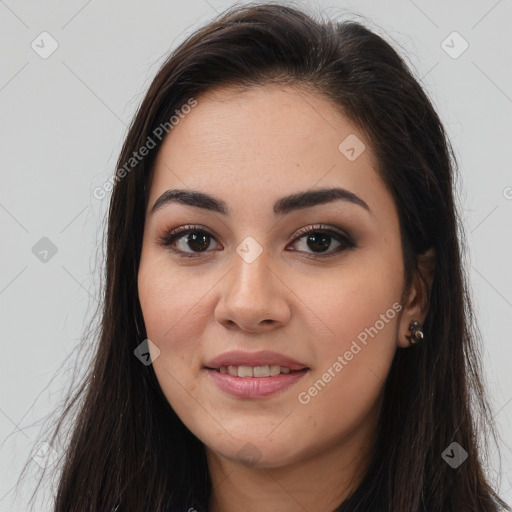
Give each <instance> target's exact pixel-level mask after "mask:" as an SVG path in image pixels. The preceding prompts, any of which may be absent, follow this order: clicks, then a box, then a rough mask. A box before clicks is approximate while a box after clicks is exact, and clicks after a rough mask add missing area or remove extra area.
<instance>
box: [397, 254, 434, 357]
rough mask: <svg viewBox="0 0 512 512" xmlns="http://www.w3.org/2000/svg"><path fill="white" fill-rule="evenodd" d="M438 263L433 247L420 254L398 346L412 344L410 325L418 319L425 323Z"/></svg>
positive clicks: (401, 324) (401, 319)
mask: <svg viewBox="0 0 512 512" xmlns="http://www.w3.org/2000/svg"><path fill="white" fill-rule="evenodd" d="M435 265H436V253H435V249H434V248H433V247H431V248H430V249H428V250H427V251H425V252H424V253H422V254H420V255H419V256H418V270H417V271H416V273H415V274H414V276H413V279H412V282H411V285H410V288H409V290H408V291H406V292H405V293H406V295H405V297H406V299H404V300H405V303H404V304H403V306H404V307H403V310H402V316H401V318H400V325H399V330H398V340H397V343H398V346H399V347H402V348H406V347H409V346H411V342H410V336H411V332H410V330H409V325H410V323H411V322H412V321H413V320H416V321H417V322H419V323H420V325H423V322H424V321H425V318H426V316H427V313H428V309H429V305H430V290H431V287H432V280H433V278H434V273H435Z"/></svg>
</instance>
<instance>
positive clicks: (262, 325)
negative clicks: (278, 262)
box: [215, 254, 292, 333]
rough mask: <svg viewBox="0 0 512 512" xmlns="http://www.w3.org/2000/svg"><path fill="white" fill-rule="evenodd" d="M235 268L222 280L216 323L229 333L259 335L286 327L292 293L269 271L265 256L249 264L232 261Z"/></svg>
mask: <svg viewBox="0 0 512 512" xmlns="http://www.w3.org/2000/svg"><path fill="white" fill-rule="evenodd" d="M234 259H235V262H234V268H233V269H232V270H231V272H229V274H228V276H226V279H224V280H222V281H221V283H223V285H222V286H223V288H222V296H221V298H220V299H219V302H218V303H217V306H216V308H215V319H216V320H217V322H219V323H220V324H222V325H223V326H224V327H226V328H228V329H240V330H242V331H245V332H250V333H259V332H267V331H269V330H273V329H276V328H277V327H279V326H282V325H284V324H286V323H287V322H288V320H289V318H290V316H291V307H290V300H289V298H290V297H291V295H292V292H291V290H290V289H289V288H288V287H287V286H286V284H285V283H284V281H283V279H282V277H281V276H279V274H278V273H277V272H275V271H273V270H272V268H270V266H269V264H268V260H267V258H266V257H265V256H264V254H262V255H260V256H259V257H258V258H257V259H256V260H255V261H253V262H251V263H248V262H246V261H244V259H243V258H240V257H238V256H237V257H235V258H234Z"/></svg>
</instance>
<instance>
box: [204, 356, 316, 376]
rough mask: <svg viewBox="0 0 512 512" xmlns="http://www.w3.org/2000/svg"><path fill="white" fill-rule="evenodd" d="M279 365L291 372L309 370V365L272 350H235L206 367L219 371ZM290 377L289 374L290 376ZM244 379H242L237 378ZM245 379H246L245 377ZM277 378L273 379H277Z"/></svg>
mask: <svg viewBox="0 0 512 512" xmlns="http://www.w3.org/2000/svg"><path fill="white" fill-rule="evenodd" d="M266 365H279V366H285V367H287V368H290V370H303V369H304V368H306V369H307V368H308V366H307V365H305V364H303V363H301V362H299V361H296V360H295V359H292V358H291V357H288V356H285V355H283V354H279V353H278V352H273V351H272V350H260V351H259V352H243V351H240V350H235V351H232V352H225V353H224V354H221V355H219V356H217V357H215V358H213V359H212V360H210V361H208V362H207V363H206V364H205V365H204V366H205V368H206V369H219V368H220V367H221V366H266ZM288 375H289V374H288ZM235 378H236V379H242V377H235ZM243 378H245V377H243ZM248 378H250V379H253V378H257V379H260V380H261V379H263V380H265V379H267V377H248ZM275 378H276V377H272V379H275Z"/></svg>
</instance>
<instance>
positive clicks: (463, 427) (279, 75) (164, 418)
mask: <svg viewBox="0 0 512 512" xmlns="http://www.w3.org/2000/svg"><path fill="white" fill-rule="evenodd" d="M455 167H456V165H455V158H454V156H453V153H452V150H451V147H450V144H449V141H448V140H447V138H446V136H445V132H444V130H443V127H442V125H441V122H440V120H439V117H438V116H437V114H436V112H435V111H434V109H433V107H432V104H431V103H430V101H429V100H428V98H427V96H426V95H425V93H424V92H423V90H422V88H421V87H420V85H419V84H418V82H417V81H416V80H415V78H414V77H413V76H412V74H411V72H410V71H409V70H408V68H407V66H406V65H405V64H404V62H403V61H402V59H401V58H400V57H399V56H398V54H397V53H396V52H395V50H393V49H392V47H391V46H390V45H389V44H388V43H386V42H385V41H384V40H383V39H382V38H380V37H379V36H377V35H376V34H374V33H372V32H371V31H370V30H369V29H367V28H365V27H364V26H362V25H361V24H358V23H355V22H345V23H332V22H326V23H320V22H317V21H315V20H313V19H312V18H311V17H309V16H308V15H307V14H306V13H304V12H302V11H301V10H299V9H295V8H292V7H287V6H283V5H278V4H260V5H258V4H254V5H249V6H245V7H240V6H236V7H233V8H231V9H230V10H229V11H227V12H226V13H224V14H223V15H222V16H220V17H219V18H218V19H216V20H214V21H213V22H212V23H211V24H209V25H207V26H205V27H204V28H202V29H201V30H199V31H197V32H196V33H194V34H193V35H192V36H190V37H189V38H188V39H187V40H186V41H185V42H184V43H183V44H181V46H180V47H179V48H177V49H176V50H175V51H174V52H173V54H172V55H171V56H170V57H169V58H168V60H167V61H166V62H165V63H164V64H163V66H162V67H161V69H160V71H159V72H158V74H157V76H156V78H155V79H154V81H153V83H152V84H151V86H150V88H149V91H148V93H147V94H146V97H145V98H144V100H143V102H142V104H141V106H140V108H139V111H138V113H137V114H136V116H135V119H134V121H133V123H132V125H131V127H130V129H129V132H128V134H127V137H126V140H125V143H124V146H123V149H122V152H121V155H120V157H119V160H118V170H117V172H116V176H115V178H114V180H113V194H112V199H111V203H110V210H109V219H108V239H107V261H106V283H105V296H104V306H103V311H102V321H101V333H100V336H99V346H98V349H97V352H96V354H95V359H94V364H93V365H92V367H91V371H90V374H88V378H87V379H86V380H85V382H84V384H83V385H82V386H81V388H80V390H79V391H78V392H77V393H76V394H75V396H74V397H73V399H72V402H70V405H69V407H68V409H67V410H66V414H67V413H69V411H71V406H72V405H73V404H75V403H79V410H78V415H77V418H76V426H75V428H74V430H73V435H72V438H71V440H70V442H69V445H68V447H67V450H66V453H65V459H64V465H63V472H62V474H61V476H60V480H59V486H58V493H57V496H56V502H55V509H54V510H55V511H56V512H64V511H66V512H68V511H86V510H87V511H89V510H94V511H99V510H101V511H109V510H117V511H146V510H147V511H164V510H172V511H178V510H182V511H186V510H188V511H193V510H196V511H207V510H208V511H210V512H230V511H232V510H244V511H255V510H262V509H265V510H284V511H295V510H309V511H313V510H314V511H332V510H337V511H344V512H348V511H365V512H370V511H379V512H383V511H389V512H391V511H393V512H397V511H400V512H405V511H407V512H411V511H414V512H416V511H417V512H419V511H429V512H430V511H432V512H433V511H436V512H437V511H443V512H448V511H453V512H455V511H470V510H471V511H479V512H482V511H489V512H490V511H497V510H501V508H500V507H507V506H506V504H505V503H503V501H501V500H500V498H499V497H498V496H497V495H496V493H495V492H494V491H493V489H492V487H491V484H490V483H489V482H488V481H487V477H486V475H485V473H484V462H483V459H484V457H485V456H486V452H485V451H483V450H482V449H480V448H479V445H478V444H477V443H478V436H483V439H484V441H486V440H487V437H486V436H487V434H486V433H490V434H491V435H493V434H494V430H493V428H494V427H493V424H492V421H491V414H490V413H489V411H488V406H487V402H486V399H485V395H484V390H483V387H482V383H481V369H480V361H479V358H478V346H477V344H476V343H477V338H476V335H475V333H474V332H473V328H472V323H471V318H472V317H471V307H470V298H469V293H468V287H467V284H466V281H465V279H466V278H465V274H464V272H463V268H462V264H461V260H462V251H461V248H460V245H461V240H460V239H459V233H460V235H461V234H462V231H460V228H461V226H460V223H459V221H458V217H457V213H456V209H455V205H454V197H453V188H452V183H453V180H454V171H455ZM477 425H481V426H482V427H483V429H482V430H477ZM59 428H60V424H59ZM58 430H59V429H57V431H58ZM506 510H510V508H508V507H507V508H506Z"/></svg>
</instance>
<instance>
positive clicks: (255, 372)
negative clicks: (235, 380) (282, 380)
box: [219, 364, 291, 377]
mask: <svg viewBox="0 0 512 512" xmlns="http://www.w3.org/2000/svg"><path fill="white" fill-rule="evenodd" d="M219 371H220V373H227V374H228V375H233V376H234V377H274V376H276V375H279V374H280V373H290V371H291V370H290V368H286V367H285V366H279V365H275V364H271V365H266V366H221V367H220V368H219Z"/></svg>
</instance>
